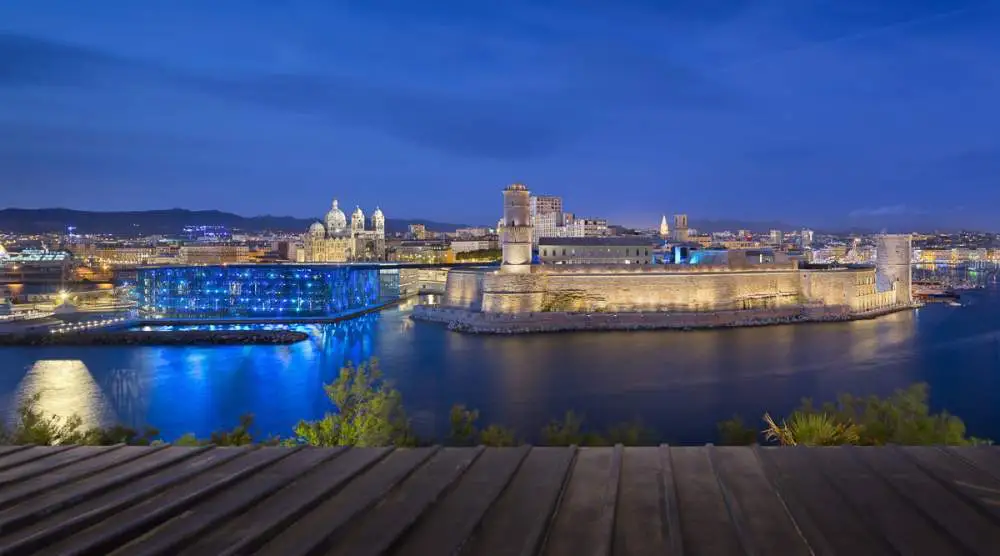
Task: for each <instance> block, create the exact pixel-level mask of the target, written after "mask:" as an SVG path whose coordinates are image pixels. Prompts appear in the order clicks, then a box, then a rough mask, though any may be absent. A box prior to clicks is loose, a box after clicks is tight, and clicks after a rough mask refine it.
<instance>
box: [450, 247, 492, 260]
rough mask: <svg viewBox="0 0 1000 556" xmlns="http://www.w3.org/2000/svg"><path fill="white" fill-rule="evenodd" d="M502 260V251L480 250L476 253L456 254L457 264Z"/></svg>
mask: <svg viewBox="0 0 1000 556" xmlns="http://www.w3.org/2000/svg"><path fill="white" fill-rule="evenodd" d="M501 258H503V252H502V251H501V250H500V249H479V250H476V251H465V252H462V253H455V261H456V262H465V261H483V262H486V261H499V260H500V259H501Z"/></svg>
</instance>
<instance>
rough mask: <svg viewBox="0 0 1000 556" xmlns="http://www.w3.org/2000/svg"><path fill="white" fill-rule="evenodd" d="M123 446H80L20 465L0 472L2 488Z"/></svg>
mask: <svg viewBox="0 0 1000 556" xmlns="http://www.w3.org/2000/svg"><path fill="white" fill-rule="evenodd" d="M122 446H123V445H121V444H119V445H117V446H79V447H77V448H73V449H72V450H66V451H65V452H59V453H58V454H54V455H52V456H50V457H47V458H43V459H40V460H35V461H32V462H29V463H25V464H23V465H19V466H17V467H15V468H13V469H8V470H7V471H2V472H0V488H2V487H5V486H8V485H10V484H12V483H17V482H18V481H23V480H25V479H30V478H32V477H37V476H38V475H42V474H44V473H50V472H52V471H55V470H56V469H59V468H62V467H66V466H67V465H72V464H74V463H77V462H81V461H84V460H86V459H88V458H92V457H96V456H99V455H101V454H104V453H107V452H110V451H112V450H117V449H119V448H122Z"/></svg>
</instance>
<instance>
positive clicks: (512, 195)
mask: <svg viewBox="0 0 1000 556" xmlns="http://www.w3.org/2000/svg"><path fill="white" fill-rule="evenodd" d="M530 197H531V193H530V192H529V191H528V186H526V185H524V184H523V183H512V184H510V185H508V186H507V188H506V189H504V191H503V228H502V230H501V249H502V251H503V265H502V266H501V270H503V271H504V272H529V271H530V269H531V236H532V233H531V232H532V226H531V201H530Z"/></svg>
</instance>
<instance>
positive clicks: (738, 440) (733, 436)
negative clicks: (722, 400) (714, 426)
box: [718, 415, 757, 446]
mask: <svg viewBox="0 0 1000 556" xmlns="http://www.w3.org/2000/svg"><path fill="white" fill-rule="evenodd" d="M718 429H719V444H720V445H721V446H750V445H752V444H756V443H757V431H755V430H754V429H751V428H750V427H748V426H746V424H744V423H743V418H742V417H740V416H739V415H733V418H732V419H727V420H725V421H722V422H721V423H719V424H718Z"/></svg>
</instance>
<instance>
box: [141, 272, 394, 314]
mask: <svg viewBox="0 0 1000 556" xmlns="http://www.w3.org/2000/svg"><path fill="white" fill-rule="evenodd" d="M135 295H136V302H137V306H138V311H139V314H140V315H142V316H158V317H162V318H182V319H197V318H287V319H294V318H296V317H310V318H315V317H332V316H337V315H340V314H343V313H348V312H351V311H357V310H360V309H366V308H369V307H374V306H377V305H381V304H383V303H387V302H390V301H394V300H396V299H399V269H396V268H379V267H373V266H352V265H245V266H241V265H226V266H190V267H163V268H143V269H139V270H138V271H136V279H135Z"/></svg>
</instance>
